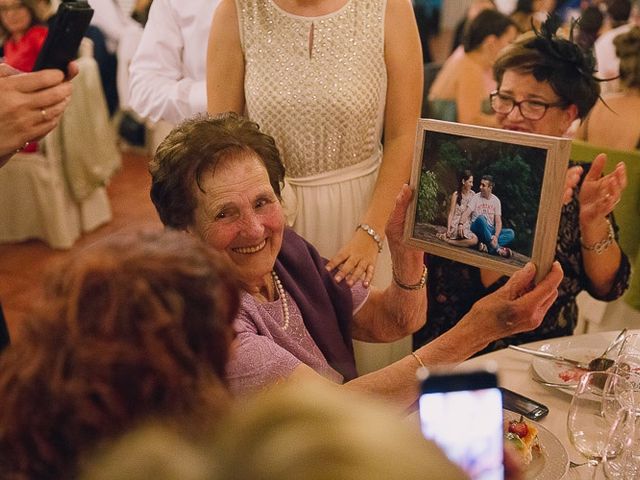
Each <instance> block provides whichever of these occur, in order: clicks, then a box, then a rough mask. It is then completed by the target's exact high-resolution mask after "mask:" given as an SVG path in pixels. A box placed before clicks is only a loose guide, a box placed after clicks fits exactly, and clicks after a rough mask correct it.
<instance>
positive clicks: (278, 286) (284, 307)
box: [271, 270, 289, 330]
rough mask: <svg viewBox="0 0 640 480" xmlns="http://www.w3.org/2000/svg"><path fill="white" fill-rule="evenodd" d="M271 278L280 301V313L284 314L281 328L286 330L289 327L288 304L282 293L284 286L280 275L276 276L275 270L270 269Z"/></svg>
mask: <svg viewBox="0 0 640 480" xmlns="http://www.w3.org/2000/svg"><path fill="white" fill-rule="evenodd" d="M271 278H273V286H274V287H275V288H276V290H277V292H278V296H279V297H280V300H281V301H282V313H283V314H284V326H283V327H282V329H283V330H287V329H288V328H289V304H288V303H287V296H286V295H285V293H284V287H283V286H282V282H281V281H280V277H278V274H277V273H276V271H275V270H271Z"/></svg>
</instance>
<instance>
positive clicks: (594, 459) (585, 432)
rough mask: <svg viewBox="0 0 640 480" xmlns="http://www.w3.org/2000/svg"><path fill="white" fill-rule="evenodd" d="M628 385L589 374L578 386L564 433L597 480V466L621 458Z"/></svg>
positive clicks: (625, 437)
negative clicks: (565, 432) (602, 462)
mask: <svg viewBox="0 0 640 480" xmlns="http://www.w3.org/2000/svg"><path fill="white" fill-rule="evenodd" d="M631 403H632V399H631V386H630V384H629V382H628V381H627V380H626V379H625V378H624V377H622V376H621V375H618V374H616V373H613V372H589V373H586V374H584V375H583V376H582V378H581V379H580V381H579V382H578V386H577V388H576V391H575V393H574V394H573V399H572V400H571V406H570V407H569V413H568V415H567V431H568V433H569V440H570V441H571V443H572V444H573V446H574V447H575V448H576V450H578V451H579V452H580V454H581V455H582V456H584V457H585V458H586V459H587V461H588V462H589V465H590V467H591V469H592V476H593V478H596V472H597V469H598V465H599V464H600V462H601V461H602V459H603V457H604V458H607V459H611V458H615V457H617V456H618V455H620V454H621V453H622V452H623V451H624V450H625V447H626V446H627V443H628V442H629V438H630V433H629V431H628V429H629V425H630V422H629V421H627V420H628V407H629V405H630V404H631Z"/></svg>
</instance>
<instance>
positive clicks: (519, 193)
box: [404, 119, 571, 282]
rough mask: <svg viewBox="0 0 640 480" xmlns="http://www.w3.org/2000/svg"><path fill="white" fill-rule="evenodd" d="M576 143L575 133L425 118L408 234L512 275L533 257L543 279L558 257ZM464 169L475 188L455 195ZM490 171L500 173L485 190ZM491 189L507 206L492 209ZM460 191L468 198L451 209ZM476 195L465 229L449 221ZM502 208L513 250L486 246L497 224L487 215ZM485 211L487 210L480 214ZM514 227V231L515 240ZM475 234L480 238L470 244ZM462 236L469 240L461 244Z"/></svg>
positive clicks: (413, 241) (410, 240) (424, 245)
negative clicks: (573, 140)
mask: <svg viewBox="0 0 640 480" xmlns="http://www.w3.org/2000/svg"><path fill="white" fill-rule="evenodd" d="M570 151H571V140H570V139H566V138H557V137H549V136H545V135H536V134H530V133H522V132H514V131H508V130H499V129H495V128H487V127H478V126H473V125H464V124H460V123H451V122H443V121H440V120H431V119H420V121H419V122H418V129H417V136H416V144H415V150H414V159H413V166H412V171H411V182H410V184H411V187H412V189H413V191H414V196H413V200H412V201H411V204H410V205H409V208H408V210H407V216H406V221H405V230H404V240H405V241H406V243H407V244H409V245H412V246H414V247H416V248H419V249H421V250H424V251H425V252H428V253H431V254H434V255H438V256H441V257H445V258H448V259H451V260H456V261H458V262H462V263H465V264H469V265H474V266H476V267H480V268H487V269H491V270H495V271H497V272H500V273H502V274H505V275H511V274H513V273H514V272H515V271H516V270H519V269H520V268H522V267H523V266H524V265H525V264H526V262H528V261H529V260H531V261H533V263H534V264H535V265H536V267H537V274H536V280H535V281H536V282H538V281H539V280H540V279H542V278H544V277H545V276H546V274H547V273H548V272H549V270H550V269H551V265H552V263H553V261H554V257H555V251H556V241H557V235H558V226H559V223H560V214H561V210H562V196H563V192H564V185H565V177H566V171H567V167H568V163H569V155H570ZM463 170H470V171H471V173H472V174H473V177H474V181H473V192H469V193H466V194H463V195H460V194H459V193H456V195H455V196H453V195H452V194H453V192H454V191H456V190H458V185H459V184H460V183H461V182H462V179H461V178H460V172H462V171H463ZM467 173H469V172H467ZM484 175H491V176H492V177H493V178H492V179H489V178H487V179H485V180H484V181H483V185H484V186H483V192H482V193H481V192H479V188H478V185H479V183H480V181H481V177H482V176H484ZM488 185H491V187H492V188H487V186H488ZM487 192H489V193H487ZM476 194H477V195H476ZM492 194H493V195H495V196H496V197H497V198H498V200H499V205H500V206H494V207H491V208H490V209H489V210H490V211H489V210H486V209H487V208H488V207H486V205H485V203H486V202H488V201H489V200H487V199H489V198H490V197H491V195H492ZM458 196H460V198H464V201H465V202H464V204H463V202H462V201H461V206H460V207H458V205H457V201H456V206H455V208H454V210H452V209H451V203H452V201H453V200H454V199H457V197H458ZM474 196H478V198H476V199H474V200H473V202H471V203H470V205H472V206H474V207H475V208H473V209H469V212H471V213H470V214H469V213H467V215H469V224H468V225H467V224H466V223H465V224H464V225H461V227H462V229H461V230H458V228H459V227H458V225H457V224H456V225H450V223H451V218H450V217H451V216H452V217H453V218H454V220H455V217H456V213H459V212H461V211H463V210H465V209H466V207H465V205H466V203H467V202H470V201H471V199H472V198H473V197H474ZM490 202H495V201H494V200H491V201H490ZM479 205H481V206H484V209H485V211H487V212H488V213H487V214H486V215H483V214H480V213H478V212H480V211H483V208H481V207H480V206H479ZM493 205H497V204H496V203H493ZM498 209H500V213H501V215H500V220H501V222H502V229H503V234H502V235H501V240H504V241H505V242H507V243H506V244H505V245H504V246H506V247H508V249H509V250H506V249H502V248H501V249H500V250H496V249H495V245H493V246H492V247H491V248H487V250H489V251H490V252H484V251H481V250H480V249H479V243H480V238H489V237H488V235H487V232H490V231H491V230H490V228H491V222H490V221H489V220H487V219H488V218H492V219H493V223H494V227H495V226H496V224H497V222H498V219H497V215H495V212H496V211H497V210H498ZM491 212H493V213H491ZM452 213H453V215H451V214H452ZM483 213H484V211H483ZM464 215H465V214H464V213H463V214H462V215H461V216H462V218H464ZM481 216H484V217H485V218H484V219H478V217H481ZM487 225H488V226H489V230H487V229H486V228H487ZM507 228H509V229H511V230H512V232H515V234H514V238H513V239H512V240H511V241H510V242H509V237H510V234H511V232H507V231H506V230H505V229H507ZM462 232H466V233H462ZM476 232H477V233H478V234H477V235H476ZM474 236H475V238H476V239H477V240H478V242H477V243H476V244H475V245H469V244H471V243H473V237H474ZM452 240H466V241H465V242H456V241H453V242H452ZM462 243H464V244H465V246H460V245H459V244H462ZM483 243H484V242H483ZM485 245H487V244H486V243H485ZM499 253H500V254H502V255H504V256H501V255H500V254H499ZM509 253H511V255H510V256H508V255H509Z"/></svg>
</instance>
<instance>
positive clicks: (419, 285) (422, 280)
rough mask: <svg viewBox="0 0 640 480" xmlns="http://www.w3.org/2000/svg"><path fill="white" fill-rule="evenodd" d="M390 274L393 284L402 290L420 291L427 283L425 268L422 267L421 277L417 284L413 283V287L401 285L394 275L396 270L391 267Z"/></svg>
mask: <svg viewBox="0 0 640 480" xmlns="http://www.w3.org/2000/svg"><path fill="white" fill-rule="evenodd" d="M391 272H392V274H393V282H394V283H395V284H396V285H397V286H398V287H400V288H402V289H403V290H420V289H421V288H423V287H424V286H425V284H426V283H427V266H426V265H423V266H422V276H421V277H420V281H419V282H418V283H414V284H413V285H407V284H406V283H402V282H401V281H400V280H399V279H398V276H397V275H396V269H395V268H393V267H391Z"/></svg>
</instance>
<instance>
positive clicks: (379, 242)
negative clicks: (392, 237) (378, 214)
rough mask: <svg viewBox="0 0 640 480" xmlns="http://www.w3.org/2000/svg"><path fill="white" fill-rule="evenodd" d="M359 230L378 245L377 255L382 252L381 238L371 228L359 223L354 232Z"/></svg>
mask: <svg viewBox="0 0 640 480" xmlns="http://www.w3.org/2000/svg"><path fill="white" fill-rule="evenodd" d="M359 228H361V229H362V230H364V231H365V232H367V235H369V236H370V237H371V238H373V240H374V241H375V242H376V243H377V244H378V253H380V252H382V237H380V234H379V233H378V232H376V231H375V230H374V229H373V228H371V227H370V226H369V224H368V223H361V224H360V225H358V226H357V227H356V230H358V229H359Z"/></svg>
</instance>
